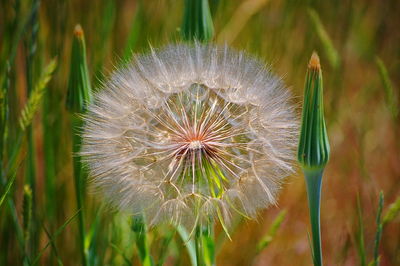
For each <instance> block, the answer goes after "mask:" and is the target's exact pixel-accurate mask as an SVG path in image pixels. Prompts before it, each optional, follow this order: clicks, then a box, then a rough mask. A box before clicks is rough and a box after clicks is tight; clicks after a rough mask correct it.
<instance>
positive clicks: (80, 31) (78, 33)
mask: <svg viewBox="0 0 400 266" xmlns="http://www.w3.org/2000/svg"><path fill="white" fill-rule="evenodd" d="M74 35H75V37H77V38H80V37H83V29H82V27H81V25H79V24H77V25H76V26H75V29H74Z"/></svg>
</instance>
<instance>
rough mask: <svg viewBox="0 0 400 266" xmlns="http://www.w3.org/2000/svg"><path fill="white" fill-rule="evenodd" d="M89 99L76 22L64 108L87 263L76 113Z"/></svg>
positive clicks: (82, 42) (80, 34)
mask: <svg viewBox="0 0 400 266" xmlns="http://www.w3.org/2000/svg"><path fill="white" fill-rule="evenodd" d="M90 101H91V87H90V79H89V71H88V67H87V62H86V47H85V39H84V34H83V30H82V28H81V26H80V25H77V26H76V27H75V30H74V40H73V43H72V52H71V69H70V76H69V83H68V95H67V109H68V110H69V111H70V112H71V115H72V116H71V120H72V121H71V123H72V135H73V138H72V150H73V154H74V156H73V167H74V181H75V193H76V202H77V208H78V210H79V215H78V227H79V229H78V230H79V246H80V250H81V256H82V265H84V266H85V265H87V253H88V251H87V250H86V248H85V219H84V194H85V176H84V173H83V171H82V163H81V158H80V156H78V154H79V151H80V147H81V143H82V137H81V136H80V134H79V130H80V129H81V128H82V125H83V121H82V119H81V117H80V116H79V114H82V113H84V112H85V110H86V104H87V103H89V102H90Z"/></svg>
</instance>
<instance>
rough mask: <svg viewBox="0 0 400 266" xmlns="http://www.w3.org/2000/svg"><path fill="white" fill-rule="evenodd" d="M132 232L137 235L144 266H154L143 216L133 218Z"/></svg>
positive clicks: (140, 256) (136, 238)
mask: <svg viewBox="0 0 400 266" xmlns="http://www.w3.org/2000/svg"><path fill="white" fill-rule="evenodd" d="M132 231H133V232H134V233H135V242H136V247H137V250H138V253H139V259H140V262H141V263H142V265H143V266H153V265H154V261H153V259H152V257H151V255H150V247H149V244H148V242H147V238H146V234H147V230H146V225H145V222H144V219H143V217H142V216H137V217H133V219H132Z"/></svg>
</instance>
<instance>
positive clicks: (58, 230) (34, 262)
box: [32, 210, 81, 265]
mask: <svg viewBox="0 0 400 266" xmlns="http://www.w3.org/2000/svg"><path fill="white" fill-rule="evenodd" d="M80 212H81V210H78V211H77V212H75V213H74V215H72V216H71V217H70V218H69V219H68V220H67V221H65V223H64V224H62V225H61V226H60V227H59V228H58V229H57V231H56V232H55V233H54V235H53V237H52V238H50V239H49V241H48V242H47V244H46V245H45V246H44V247H43V248H42V250H40V252H39V254H38V255H37V256H36V258H35V259H34V260H33V263H32V265H36V264H37V263H38V261H39V259H40V257H41V256H42V255H43V253H44V252H45V251H46V249H47V248H48V247H49V246H50V245H51V244H52V242H54V240H55V239H56V238H57V237H58V236H59V235H60V234H61V233H62V232H63V231H64V229H65V227H67V225H68V224H69V223H70V222H72V220H74V219H75V217H76V216H77V215H78V214H79V213H80Z"/></svg>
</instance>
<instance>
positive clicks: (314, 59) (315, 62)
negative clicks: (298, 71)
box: [308, 51, 321, 70]
mask: <svg viewBox="0 0 400 266" xmlns="http://www.w3.org/2000/svg"><path fill="white" fill-rule="evenodd" d="M308 68H311V69H315V70H319V69H321V64H320V63H319V57H318V54H317V53H316V52H315V51H314V52H313V54H312V55H311V59H310V62H309V63H308Z"/></svg>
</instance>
